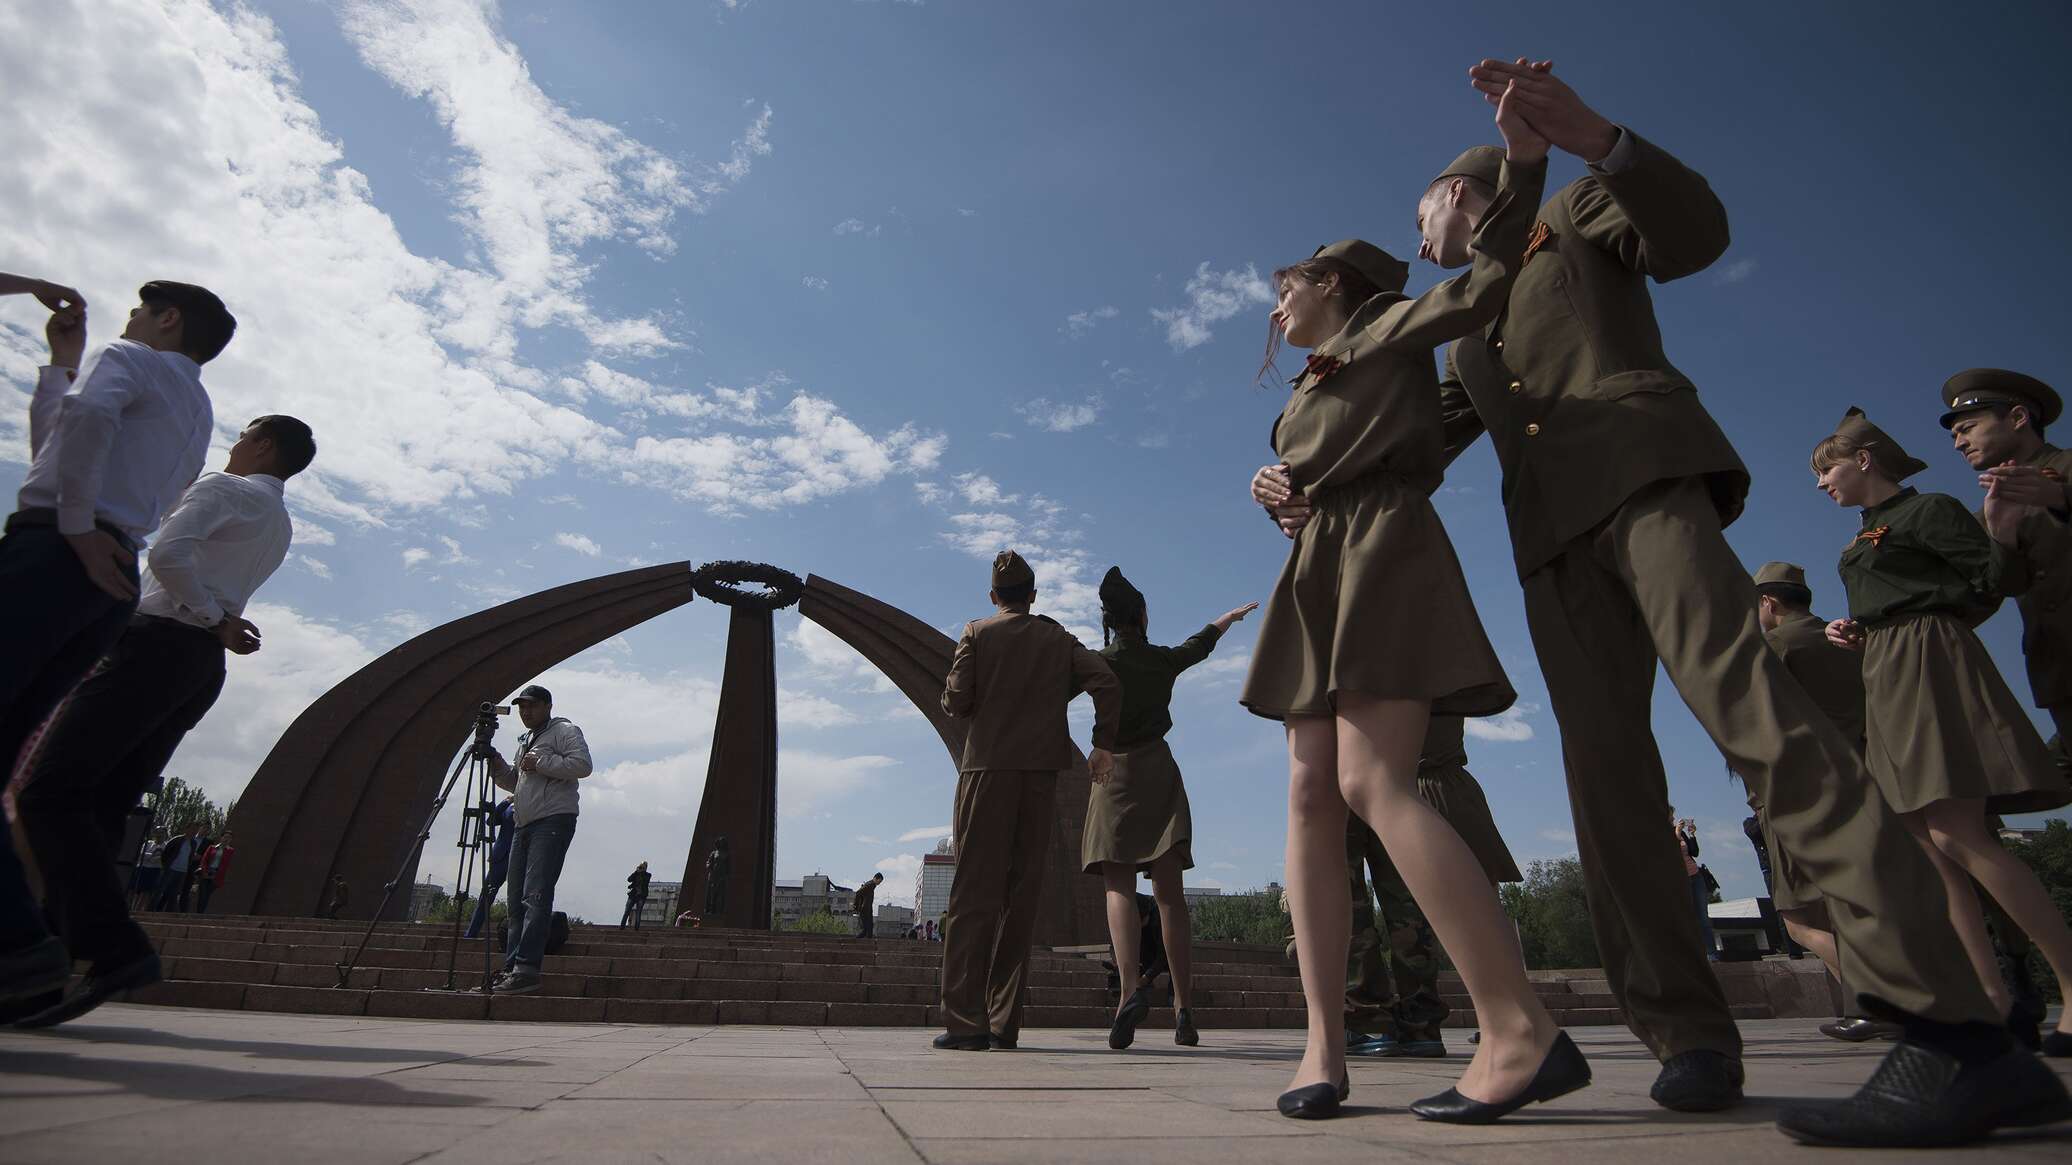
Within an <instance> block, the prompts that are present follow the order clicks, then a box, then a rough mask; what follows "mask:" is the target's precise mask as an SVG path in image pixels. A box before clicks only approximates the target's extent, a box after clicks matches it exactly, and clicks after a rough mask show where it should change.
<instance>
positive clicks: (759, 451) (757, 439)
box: [622, 393, 948, 514]
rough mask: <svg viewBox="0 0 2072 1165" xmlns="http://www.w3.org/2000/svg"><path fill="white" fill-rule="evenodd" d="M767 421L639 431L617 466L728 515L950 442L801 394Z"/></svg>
mask: <svg viewBox="0 0 2072 1165" xmlns="http://www.w3.org/2000/svg"><path fill="white" fill-rule="evenodd" d="M769 420H770V423H771V425H772V427H774V428H776V429H778V430H779V431H778V432H777V433H775V434H774V435H761V434H753V435H751V434H742V433H707V434H703V435H700V436H693V437H645V436H644V437H641V438H639V439H638V440H636V441H635V442H634V444H633V449H632V453H631V456H630V458H625V459H622V467H623V470H624V472H625V473H626V474H627V475H629V476H630V477H632V478H634V479H637V480H643V481H646V482H649V483H651V484H654V485H657V486H659V487H661V488H663V489H665V490H667V491H669V492H670V493H673V494H675V495H676V496H678V497H681V498H686V499H690V500H696V501H700V502H703V503H704V504H705V507H706V509H707V510H708V511H709V512H711V513H715V514H733V513H739V512H740V511H741V510H742V509H743V508H744V507H746V508H748V509H758V510H768V509H777V508H780V507H783V506H791V505H800V504H803V503H806V502H811V501H817V500H819V499H821V498H825V497H830V496H832V495H835V494H839V493H843V492H846V491H848V490H851V489H856V488H859V487H864V486H870V485H876V484H877V483H878V482H880V481H883V480H884V479H885V478H886V477H888V476H890V475H892V474H894V473H910V472H914V471H916V470H925V469H930V468H933V467H934V466H935V464H936V463H937V462H938V461H939V460H941V457H942V452H943V450H944V448H945V447H946V446H947V444H948V438H947V437H945V436H943V435H942V434H941V433H934V432H924V431H922V430H920V429H917V428H915V427H914V426H912V425H906V426H902V427H901V428H898V429H895V430H893V431H892V432H890V433H887V434H884V435H883V436H875V435H872V434H871V433H868V432H866V431H865V430H864V429H863V428H862V427H861V426H859V425H857V424H856V422H854V421H852V420H850V419H849V418H848V417H847V416H845V415H844V414H843V413H842V411H841V410H840V409H839V408H838V407H836V406H835V404H834V403H833V402H832V401H828V400H826V399H823V398H821V397H816V396H812V395H810V394H807V393H799V394H798V395H796V396H794V397H792V398H791V401H790V403H789V404H787V405H786V406H785V407H784V409H783V410H782V413H781V414H780V415H778V416H775V417H771V418H770V419H769Z"/></svg>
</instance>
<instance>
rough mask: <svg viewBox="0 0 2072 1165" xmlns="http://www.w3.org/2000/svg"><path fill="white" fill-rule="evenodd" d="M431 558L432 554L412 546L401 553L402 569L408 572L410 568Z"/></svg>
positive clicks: (419, 547) (420, 547) (422, 548)
mask: <svg viewBox="0 0 2072 1165" xmlns="http://www.w3.org/2000/svg"><path fill="white" fill-rule="evenodd" d="M431 556H432V552H431V551H429V550H426V549H425V548H424V547H422V546H412V547H410V548H409V549H407V550H405V551H403V569H405V570H408V569H410V568H411V567H413V566H416V565H418V564H419V563H421V562H424V561H426V560H427V559H429V558H431Z"/></svg>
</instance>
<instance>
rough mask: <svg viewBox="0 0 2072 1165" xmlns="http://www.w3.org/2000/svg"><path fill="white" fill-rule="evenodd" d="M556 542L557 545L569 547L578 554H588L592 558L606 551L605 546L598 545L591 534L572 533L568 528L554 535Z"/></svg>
mask: <svg viewBox="0 0 2072 1165" xmlns="http://www.w3.org/2000/svg"><path fill="white" fill-rule="evenodd" d="M554 544H555V545H556V546H565V547H567V548H568V549H570V550H573V551H575V552H576V553H577V554H584V555H588V556H589V557H591V558H596V557H597V556H598V555H600V554H603V553H604V548H603V547H600V546H599V545H597V543H596V542H595V541H594V540H592V539H591V538H590V537H589V536H587V535H584V534H571V533H569V532H567V531H566V530H564V531H562V532H561V533H559V534H556V535H554Z"/></svg>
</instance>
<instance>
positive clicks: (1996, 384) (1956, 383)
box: [1942, 368, 2065, 429]
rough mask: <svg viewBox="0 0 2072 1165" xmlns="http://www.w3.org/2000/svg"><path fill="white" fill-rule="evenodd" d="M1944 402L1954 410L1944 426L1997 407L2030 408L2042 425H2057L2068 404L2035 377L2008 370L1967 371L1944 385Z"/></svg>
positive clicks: (1943, 417)
mask: <svg viewBox="0 0 2072 1165" xmlns="http://www.w3.org/2000/svg"><path fill="white" fill-rule="evenodd" d="M1942 395H1943V403H1944V404H1947V405H1949V406H1950V410H1949V411H1948V412H1946V413H1944V414H1943V415H1942V427H1943V428H1945V429H1947V428H1949V427H1950V426H1951V425H1953V424H1955V423H1956V421H1957V418H1958V417H1961V416H1963V415H1964V414H1965V413H1969V412H1975V411H1977V410H1979V409H1983V408H1990V407H1992V406H1993V405H1999V404H2007V405H2026V406H2028V408H2029V409H2030V411H2031V412H2032V413H2034V419H2035V421H2036V423H2037V424H2038V425H2044V426H2048V425H2055V424H2057V423H2058V415H2059V414H2060V413H2063V412H2064V411H2065V402H2064V401H2061V400H2059V399H2058V394H2057V393H2056V392H2054V391H2052V390H2051V387H2050V385H2048V384H2045V383H2043V382H2042V381H2040V380H2038V379H2036V378H2035V377H2033V376H2024V375H2023V374H2021V373H2019V372H2009V371H2008V370H2007V369H2005V368H1967V369H1965V370H1964V371H1962V372H1959V373H1958V374H1957V375H1955V376H1952V377H1950V378H1949V379H1948V380H1946V381H1944V382H1943V387H1942Z"/></svg>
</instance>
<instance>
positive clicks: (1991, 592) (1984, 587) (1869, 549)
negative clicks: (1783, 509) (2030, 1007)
mask: <svg viewBox="0 0 2072 1165" xmlns="http://www.w3.org/2000/svg"><path fill="white" fill-rule="evenodd" d="M1812 465H1813V472H1814V474H1815V477H1816V479H1817V480H1818V482H1819V485H1820V488H1821V490H1823V491H1824V492H1825V493H1826V494H1827V495H1828V496H1829V497H1831V498H1833V499H1834V500H1835V502H1836V504H1838V505H1844V506H1860V507H1862V510H1863V524H1862V528H1861V529H1860V530H1859V531H1858V533H1857V535H1856V537H1855V538H1854V539H1853V540H1851V541H1850V543H1849V545H1848V546H1847V547H1845V548H1844V549H1843V551H1842V561H1841V567H1840V570H1841V575H1842V585H1843V586H1844V588H1845V589H1846V590H1847V591H1848V594H1849V617H1848V618H1846V619H1837V620H1835V621H1834V622H1833V623H1831V624H1829V625H1828V629H1827V634H1828V638H1829V639H1830V640H1831V641H1832V642H1834V643H1836V644H1838V645H1840V646H1843V647H1848V648H1851V649H1852V650H1857V651H1861V652H1862V653H1863V686H1864V730H1865V738H1866V750H1865V759H1866V761H1867V763H1868V765H1869V767H1870V771H1871V776H1872V778H1873V779H1874V780H1876V781H1877V783H1878V787H1879V790H1880V791H1881V792H1883V793H1884V795H1885V799H1886V800H1887V801H1888V802H1890V803H1891V805H1892V808H1893V810H1894V811H1896V812H1897V813H1898V814H1899V815H1900V819H1901V820H1902V821H1903V822H1905V823H1906V825H1907V828H1908V829H1909V830H1911V831H1912V832H1913V833H1914V835H1915V837H1916V838H1917V839H1918V840H1919V841H1920V843H1921V845H1922V847H1923V848H1924V849H1926V851H1927V853H1928V857H1929V859H1930V860H1931V861H1932V862H1934V863H1935V867H1936V870H1937V872H1938V873H1940V874H1941V875H1942V880H1943V888H1944V890H1945V892H1946V893H1947V894H1948V895H1949V903H1950V922H1951V925H1952V926H1954V927H1955V928H1956V931H1957V935H1958V937H1959V939H1960V940H1961V941H1962V942H1963V944H1964V949H1965V952H1966V953H1967V954H1969V955H1970V957H1971V961H1972V963H1973V965H1974V966H1975V967H1976V968H1977V970H1978V973H1979V979H1980V981H1981V982H1982V983H1984V984H1985V987H1986V991H1987V992H1988V993H1989V994H1990V995H1991V996H1992V997H1993V1002H1994V1003H1995V1004H1996V1005H1997V1006H1998V1007H2000V1009H2001V1010H2002V1011H2005V1010H2006V1009H2007V1007H2008V1005H2009V999H2008V996H2007V989H2006V987H2005V985H2004V984H2003V983H2002V982H2001V978H2000V971H1999V967H1998V965H1997V963H1996V961H1995V959H1994V957H1993V944H1992V941H1991V939H1989V938H1988V937H1987V934H1986V923H1985V917H1984V915H1983V914H1982V912H1981V911H1980V907H1979V900H1978V896H1977V894H1976V893H1975V892H1974V891H1973V889H1972V879H1973V878H1976V879H1977V880H1978V884H1979V885H1981V886H1984V887H1985V889H1986V892H1987V893H1988V894H1991V895H1992V896H1993V898H1994V900H1996V901H1997V902H1999V903H2000V905H2001V907H2002V908H2003V909H2005V910H2006V911H2007V913H2008V914H2009V915H2010V916H2011V917H2012V918H2013V919H2014V920H2015V922H2016V924H2017V925H2019V926H2021V927H2022V928H2023V929H2025V930H2027V931H2028V932H2029V934H2030V936H2031V937H2032V938H2033V939H2034V941H2035V942H2036V945H2037V946H2039V947H2041V948H2042V949H2043V952H2044V957H2045V958H2046V959H2048V960H2049V962H2050V965H2051V969H2052V970H2053V971H2055V972H2056V973H2057V976H2058V982H2059V984H2060V986H2061V987H2062V988H2063V989H2064V990H2066V991H2072V930H2068V929H2067V927H2066V925H2065V920H2064V918H2063V917H2061V916H2060V915H2059V914H2058V912H2057V909H2056V908H2055V907H2054V906H2053V905H2052V904H2051V901H2050V898H2049V896H2048V894H2047V893H2046V892H2045V891H2044V889H2043V884H2042V883H2041V882H2040V881H2038V880H2037V877H2036V875H2035V873H2034V872H2033V871H2031V870H2030V869H2029V867H2028V866H2026V865H2024V864H2023V863H2022V862H2021V860H2020V859H2018V858H2016V857H2015V856H2014V855H2013V854H2010V853H2008V852H2007V850H2006V848H2005V847H2004V846H2002V845H2001V844H2000V841H1999V839H1998V838H1996V837H1994V836H1993V833H1992V831H1991V830H1990V829H1989V828H1988V827H1987V824H1986V815H1987V814H1989V813H2033V812H2039V811H2042V810H2045V809H2055V808H2057V807H2059V806H2061V805H2064V804H2066V803H2067V802H2068V801H2072V789H2068V788H2067V787H2066V785H2065V782H2064V778H2063V777H2061V776H2060V775H2059V773H2058V769H2057V766H2056V765H2055V764H2053V763H2052V761H2051V756H2050V752H2049V750H2048V749H2047V748H2045V746H2044V743H2043V738H2042V737H2041V736H2039V735H2038V734H2037V732H2036V728H2035V726H2034V725H2033V724H2031V723H2030V721H2029V717H2028V714H2027V712H2026V710H2025V709H2024V708H2023V707H2022V704H2021V701H2020V700H2019V699H2017V698H2016V696H2015V694H2014V692H2013V691H2012V690H2010V689H2009V688H2008V686H2007V681H2006V680H2004V679H2002V678H2001V675H2000V672H1999V670H1998V669H1997V668H1995V667H1994V665H1993V660H1992V657H1990V656H1988V655H1987V654H1986V649H1985V645H1984V644H1982V643H1980V642H1979V639H1978V636H1977V635H1975V634H1974V633H1973V632H1972V628H1973V627H1975V626H1977V625H1978V624H1979V623H1981V622H1984V621H1985V619H1986V617H1987V616H1989V615H1991V614H1992V613H1993V612H1994V611H1995V610H1997V609H1998V608H1999V606H2000V601H2001V596H2002V593H2003V588H2004V587H2005V586H2006V585H2008V584H2009V582H2010V581H2012V582H2013V585H2015V586H2016V587H2017V588H2019V585H2020V582H2019V580H2018V579H2016V580H2008V579H2006V578H2004V577H2003V573H2004V570H2005V567H2006V557H2005V552H2004V551H2003V550H2002V549H2001V547H2000V546H1999V545H1998V544H1997V543H1995V542H1994V541H1993V540H1992V539H1991V538H1990V537H1988V536H1987V534H1986V531H1985V530H1984V529H1983V528H1981V526H1980V525H1979V522H1978V519H1977V518H1975V517H1973V516H1972V514H1971V513H1970V511H1968V510H1966V509H1965V508H1964V504H1963V503H1962V502H1959V501H1958V500H1957V499H1955V498H1953V497H1950V496H1948V495H1946V494H1924V493H1920V492H1918V491H1916V490H1914V489H1912V488H1909V487H1903V486H1901V485H1900V482H1902V481H1905V480H1906V479H1907V478H1909V477H1911V476H1913V475H1914V474H1916V473H1919V472H1920V471H1921V470H1923V469H1926V468H1927V466H1926V465H1924V464H1923V463H1922V462H1920V461H1918V460H1916V459H1914V458H1912V457H1909V456H1907V453H1906V451H1905V450H1904V449H1902V448H1900V446H1899V444H1898V443H1897V442H1895V441H1893V440H1892V438H1890V437H1889V436H1887V435H1886V434H1885V433H1884V432H1883V431H1882V430H1880V429H1879V428H1878V427H1877V426H1876V425H1874V424H1872V423H1871V422H1870V419H1869V418H1867V417H1865V416H1864V414H1863V411H1862V410H1860V409H1850V410H1849V412H1848V414H1847V415H1845V416H1844V417H1843V418H1842V423H1841V425H1840V426H1839V427H1838V428H1837V429H1836V430H1835V432H1834V435H1833V436H1830V437H1828V438H1827V439H1826V440H1824V441H1822V442H1821V443H1820V444H1819V445H1818V446H1817V447H1816V448H1815V449H1814V450H1813V458H1812ZM2065 1024H2066V1021H2064V1020H2060V1022H2059V1031H2058V1033H2056V1034H2055V1035H2053V1036H2052V1038H2051V1041H2050V1044H2049V1045H2047V1046H2046V1051H2050V1052H2051V1054H2055V1055H2068V1054H2072V1034H2068V1032H2072V1029H2067V1028H2066V1026H2065ZM2053 1045H2054V1047H2053Z"/></svg>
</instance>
